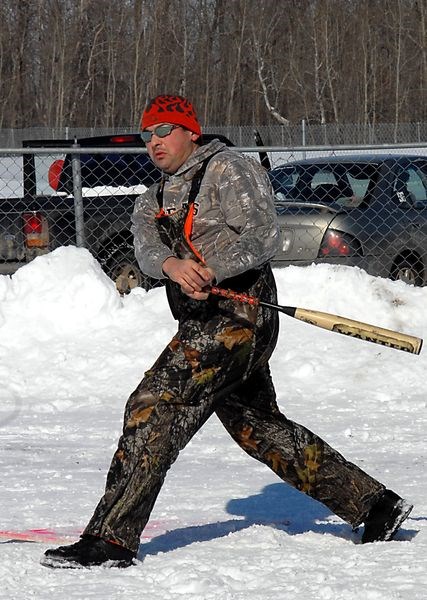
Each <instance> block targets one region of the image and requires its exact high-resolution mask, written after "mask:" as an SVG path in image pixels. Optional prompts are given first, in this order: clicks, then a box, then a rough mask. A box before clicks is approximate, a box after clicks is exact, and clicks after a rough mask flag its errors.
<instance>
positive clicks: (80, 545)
mask: <svg viewBox="0 0 427 600" xmlns="http://www.w3.org/2000/svg"><path fill="white" fill-rule="evenodd" d="M135 556H136V554H135V552H131V550H128V549H127V548H124V547H123V546H119V545H118V544H113V543H112V542H107V541H106V540H103V539H101V538H98V537H94V536H91V535H83V536H82V538H81V539H80V540H79V541H78V542H76V543H75V544H71V545H70V546H59V548H50V549H49V550H46V552H45V553H44V556H43V558H42V560H41V561H40V562H41V564H42V565H44V566H45V567H53V568H59V569H61V568H62V569H78V568H79V567H93V566H95V565H102V564H104V563H109V564H106V565H105V566H108V567H122V568H123V567H130V566H131V565H132V564H133V560H134V558H135Z"/></svg>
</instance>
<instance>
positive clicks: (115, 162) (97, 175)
mask: <svg viewBox="0 0 427 600" xmlns="http://www.w3.org/2000/svg"><path fill="white" fill-rule="evenodd" d="M213 138H219V139H221V140H222V141H224V142H226V143H227V144H228V145H233V144H232V143H231V142H230V141H229V140H228V139H227V138H224V137H223V136H220V135H205V136H204V142H205V143H206V142H207V141H210V140H211V139H213ZM23 147H24V154H23V159H22V173H23V195H22V196H20V197H17V198H8V197H7V198H3V199H1V200H0V202H1V219H0V273H1V274H11V273H14V272H15V271H16V269H18V268H19V267H20V266H22V265H24V264H26V263H28V262H29V261H31V260H32V259H33V258H35V257H36V256H38V255H39V254H45V253H47V252H49V251H51V250H54V249H55V248H58V247H59V246H65V245H77V246H81V247H85V248H87V249H88V250H89V251H90V252H91V253H92V254H93V256H94V257H95V258H96V259H97V260H98V261H99V263H100V264H101V266H102V268H103V269H104V271H105V272H106V273H107V274H108V275H109V276H110V277H111V278H112V279H113V281H115V283H116V285H117V288H118V289H119V291H120V292H122V293H126V292H128V291H129V290H130V289H131V288H133V287H135V286H141V287H144V288H145V289H150V288H151V287H153V286H155V285H156V284H158V282H156V281H155V280H152V279H151V278H149V277H147V276H145V275H144V274H143V273H141V272H140V270H139V268H138V265H137V263H136V260H135V257H134V252H133V237H132V234H131V232H130V225H131V214H132V210H133V205H134V202H135V198H136V197H137V196H138V194H140V193H141V192H142V191H143V190H144V189H146V187H148V186H149V185H151V184H152V183H154V182H156V181H158V180H159V178H160V172H159V170H158V169H157V168H156V167H155V166H154V165H153V163H152V162H151V161H150V160H149V158H148V156H147V154H146V153H141V152H138V150H136V151H135V149H139V148H140V149H144V144H143V142H142V140H141V137H140V135H139V134H123V135H111V136H98V137H91V138H81V139H75V140H58V139H57V140H37V141H35V140H31V141H26V142H23ZM78 148H80V149H84V152H83V153H81V151H80V152H79V151H78V150H77V149H78ZM29 149H34V152H29ZM58 149H69V150H68V151H66V152H65V154H64V153H62V154H61V155H59V154H58ZM95 149H106V150H105V151H103V152H99V151H98V150H95ZM110 149H111V151H110ZM42 184H43V185H42Z"/></svg>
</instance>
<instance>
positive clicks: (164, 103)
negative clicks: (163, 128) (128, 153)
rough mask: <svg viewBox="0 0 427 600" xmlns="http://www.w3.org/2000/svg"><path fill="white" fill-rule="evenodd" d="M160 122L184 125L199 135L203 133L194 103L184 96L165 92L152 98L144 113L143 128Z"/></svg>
mask: <svg viewBox="0 0 427 600" xmlns="http://www.w3.org/2000/svg"><path fill="white" fill-rule="evenodd" d="M159 123H171V124H172V125H182V127H185V129H189V130H190V131H192V132H194V133H197V135H202V130H201V127H200V123H199V121H198V120H197V115H196V111H195V110H194V107H193V105H192V104H191V102H190V101H189V100H187V99H186V98H183V97H182V96H169V95H168V94H163V95H161V96H156V97H155V98H153V99H152V100H150V102H149V103H148V105H147V107H146V108H145V110H144V112H143V113H142V118H141V129H142V130H144V129H147V127H151V125H158V124H159Z"/></svg>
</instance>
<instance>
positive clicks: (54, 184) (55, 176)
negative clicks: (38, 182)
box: [47, 158, 65, 192]
mask: <svg viewBox="0 0 427 600" xmlns="http://www.w3.org/2000/svg"><path fill="white" fill-rule="evenodd" d="M64 162H65V161H64V160H63V159H62V158H60V159H58V160H54V161H53V163H52V164H51V165H50V167H49V172H48V175H47V177H48V181H49V185H50V187H51V188H52V189H54V190H55V192H56V190H57V189H58V186H59V180H60V179H61V172H62V168H63V166H64Z"/></svg>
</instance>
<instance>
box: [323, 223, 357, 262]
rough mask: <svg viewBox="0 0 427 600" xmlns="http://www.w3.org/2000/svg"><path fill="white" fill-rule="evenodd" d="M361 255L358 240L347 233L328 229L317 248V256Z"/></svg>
mask: <svg viewBox="0 0 427 600" xmlns="http://www.w3.org/2000/svg"><path fill="white" fill-rule="evenodd" d="M361 255H362V247H361V245H360V242H359V241H358V240H357V239H356V238H354V237H353V236H351V235H349V234H348V233H342V232H341V231H334V230H332V229H328V231H327V232H326V233H325V235H324V236H323V240H322V243H321V244H320V249H319V258H326V257H327V256H330V257H333V258H337V257H339V256H342V257H345V256H361Z"/></svg>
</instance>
